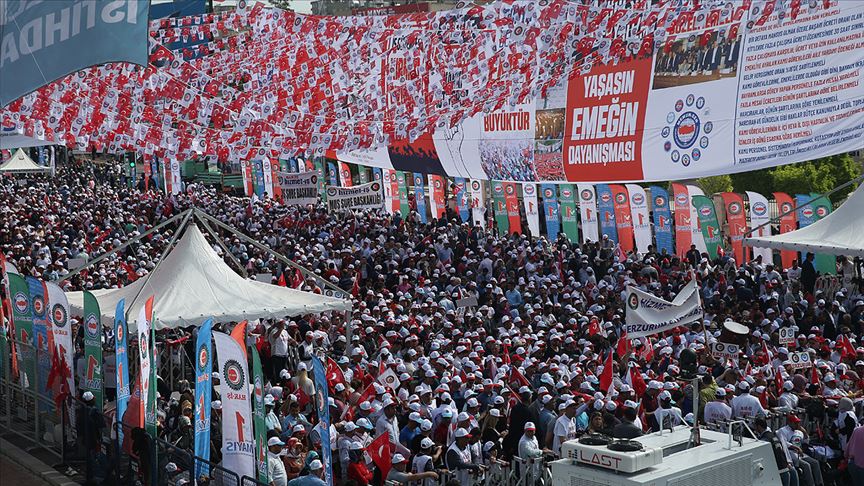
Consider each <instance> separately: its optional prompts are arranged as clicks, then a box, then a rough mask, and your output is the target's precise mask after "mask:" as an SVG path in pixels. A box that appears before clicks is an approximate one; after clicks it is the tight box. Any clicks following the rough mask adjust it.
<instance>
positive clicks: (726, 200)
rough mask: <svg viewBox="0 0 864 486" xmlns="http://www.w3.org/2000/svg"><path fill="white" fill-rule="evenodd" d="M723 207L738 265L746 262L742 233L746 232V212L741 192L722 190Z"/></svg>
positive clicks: (745, 249)
mask: <svg viewBox="0 0 864 486" xmlns="http://www.w3.org/2000/svg"><path fill="white" fill-rule="evenodd" d="M720 197H721V198H723V207H724V208H725V210H726V227H727V228H728V235H729V238H730V239H731V240H732V251H733V252H735V262H736V263H738V264H739V265H741V264H743V263H745V262H747V261H748V260H749V259H748V258H747V248H745V247H744V235H745V234H746V233H747V230H748V227H747V214H746V213H745V212H744V198H743V197H741V194H737V193H734V192H724V193H722V194H720Z"/></svg>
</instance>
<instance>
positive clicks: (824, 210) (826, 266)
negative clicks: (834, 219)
mask: <svg viewBox="0 0 864 486" xmlns="http://www.w3.org/2000/svg"><path fill="white" fill-rule="evenodd" d="M810 197H811V198H817V197H818V198H819V199H816V200H815V201H813V202H812V203H810V206H811V207H812V208H813V220H814V221H813V222H814V223H815V222H816V221H819V220H820V219H822V218H824V217H826V216H828V215H829V214H831V209H832V206H831V201H829V200H828V198H827V197H825V196H820V195H819V194H816V193H815V192H812V193H810ZM813 263H815V265H813V266H814V267H816V270H818V271H819V272H821V273H822V274H824V275H834V274H836V273H837V258H836V257H835V256H834V255H826V254H824V253H817V254H816V259H815V260H814V262H813Z"/></svg>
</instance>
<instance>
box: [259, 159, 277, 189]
mask: <svg viewBox="0 0 864 486" xmlns="http://www.w3.org/2000/svg"><path fill="white" fill-rule="evenodd" d="M261 171H262V174H263V175H264V192H265V193H266V194H267V196H269V197H274V196H275V195H276V193H275V192H274V190H273V167H272V166H271V165H270V159H269V158H267V157H264V158H262V159H261Z"/></svg>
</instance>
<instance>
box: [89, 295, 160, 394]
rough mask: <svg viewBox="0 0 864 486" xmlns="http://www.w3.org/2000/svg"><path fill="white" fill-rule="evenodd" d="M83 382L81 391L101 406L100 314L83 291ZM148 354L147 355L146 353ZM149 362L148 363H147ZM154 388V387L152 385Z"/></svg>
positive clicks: (92, 298) (90, 297) (93, 299)
mask: <svg viewBox="0 0 864 486" xmlns="http://www.w3.org/2000/svg"><path fill="white" fill-rule="evenodd" d="M83 324H84V382H83V383H81V389H82V390H84V391H89V392H91V393H93V397H95V398H94V404H95V405H100V406H101V405H102V313H101V312H99V302H98V301H97V300H96V297H94V296H93V294H91V293H90V292H88V291H86V290H85V291H84V321H83ZM148 354H149V353H148ZM148 362H149V361H148ZM154 386H155V385H154Z"/></svg>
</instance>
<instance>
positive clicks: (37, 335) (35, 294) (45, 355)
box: [27, 277, 51, 410]
mask: <svg viewBox="0 0 864 486" xmlns="http://www.w3.org/2000/svg"><path fill="white" fill-rule="evenodd" d="M27 287H28V289H29V291H30V308H31V309H32V310H33V345H34V346H36V350H37V356H38V359H39V361H38V362H37V364H36V376H37V377H38V381H37V384H38V387H37V390H38V391H39V394H40V395H42V396H43V397H48V398H50V397H51V392H50V391H48V389H47V388H46V387H45V385H46V384H47V383H48V375H49V374H50V373H51V353H50V352H49V351H48V321H47V320H46V319H47V316H48V314H46V312H45V286H44V285H43V284H42V281H41V280H39V279H37V278H35V277H27ZM50 403H51V402H50V401H49V402H48V403H47V404H46V403H45V402H40V404H45V405H48V404H50ZM39 408H40V410H41V409H42V407H41V406H40V407H39Z"/></svg>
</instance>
